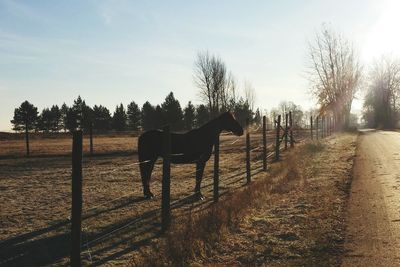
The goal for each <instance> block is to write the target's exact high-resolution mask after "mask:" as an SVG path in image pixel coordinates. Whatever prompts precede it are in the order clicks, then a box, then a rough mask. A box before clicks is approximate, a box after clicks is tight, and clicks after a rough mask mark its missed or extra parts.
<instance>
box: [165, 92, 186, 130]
mask: <svg viewBox="0 0 400 267" xmlns="http://www.w3.org/2000/svg"><path fill="white" fill-rule="evenodd" d="M161 108H162V110H163V113H164V118H165V122H166V123H167V124H169V125H170V126H171V129H172V130H176V131H179V130H182V128H183V112H182V108H181V105H180V104H179V101H178V100H177V99H175V97H174V93H173V92H170V93H169V94H168V95H167V97H166V98H165V101H164V103H162V104H161Z"/></svg>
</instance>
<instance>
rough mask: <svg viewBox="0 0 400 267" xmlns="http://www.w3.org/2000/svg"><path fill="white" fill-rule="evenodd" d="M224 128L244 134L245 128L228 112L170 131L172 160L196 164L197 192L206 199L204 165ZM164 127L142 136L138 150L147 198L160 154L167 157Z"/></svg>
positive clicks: (197, 196) (151, 196) (148, 197)
mask: <svg viewBox="0 0 400 267" xmlns="http://www.w3.org/2000/svg"><path fill="white" fill-rule="evenodd" d="M222 131H228V132H232V133H233V134H235V135H237V136H241V135H243V128H242V126H241V125H240V123H239V122H238V121H237V120H236V119H235V117H234V115H233V114H232V113H231V112H225V113H222V114H221V115H219V116H218V117H216V118H215V119H213V120H210V121H209V122H207V123H206V124H204V125H203V126H201V127H199V128H197V129H193V130H190V131H188V132H186V133H171V156H170V161H171V162H172V163H174V164H188V163H195V164H196V186H195V189H194V191H195V196H196V198H197V199H200V200H203V199H204V197H203V195H202V194H201V192H200V185H201V180H202V178H203V173H204V167H205V166H206V162H207V161H208V160H209V159H210V157H211V152H212V149H213V146H214V144H215V142H216V140H217V138H218V137H219V135H220V133H221V132H222ZM163 147H164V146H163V131H162V130H150V131H147V132H144V133H143V134H142V135H140V136H139V141H138V154H139V162H140V163H139V166H140V175H141V178H142V184H143V194H144V197H145V198H147V199H151V198H153V197H154V195H153V193H151V191H150V178H151V173H152V171H153V167H154V163H155V162H156V160H157V158H158V157H160V156H161V157H164V152H163Z"/></svg>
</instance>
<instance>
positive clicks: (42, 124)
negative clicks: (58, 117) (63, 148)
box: [37, 108, 53, 133]
mask: <svg viewBox="0 0 400 267" xmlns="http://www.w3.org/2000/svg"><path fill="white" fill-rule="evenodd" d="M52 117H53V116H52V113H51V111H50V109H49V108H45V109H43V110H42V113H41V114H40V116H39V118H38V123H37V129H38V130H39V131H43V132H45V133H48V132H50V131H51V128H52V123H53V118H52Z"/></svg>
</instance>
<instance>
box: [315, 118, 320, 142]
mask: <svg viewBox="0 0 400 267" xmlns="http://www.w3.org/2000/svg"><path fill="white" fill-rule="evenodd" d="M318 120H319V116H317V117H316V118H315V135H316V137H317V140H318V138H319V137H318Z"/></svg>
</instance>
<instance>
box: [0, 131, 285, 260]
mask: <svg viewBox="0 0 400 267" xmlns="http://www.w3.org/2000/svg"><path fill="white" fill-rule="evenodd" d="M99 138H100V137H98V138H97V139H95V152H96V153H99V154H98V155H99V156H97V157H84V164H83V166H84V170H83V173H84V181H83V183H84V184H83V198H84V199H83V200H84V203H83V216H84V218H83V221H82V228H83V236H82V237H83V254H82V258H83V261H84V264H85V265H89V264H98V265H101V264H105V263H108V264H111V265H113V264H115V265H126V264H127V263H129V262H131V263H132V264H133V259H135V260H137V259H139V254H140V253H139V251H141V250H142V249H144V250H146V249H145V248H151V249H155V248H157V246H160V245H157V244H158V240H160V239H159V238H158V237H159V229H160V214H159V213H160V196H161V179H160V178H161V164H160V162H158V163H157V164H156V167H155V170H154V173H153V178H152V190H153V192H154V193H155V194H156V198H155V199H153V200H151V201H144V200H143V198H142V187H141V182H140V177H139V170H138V166H137V165H135V162H137V156H136V154H135V153H126V152H124V153H109V152H110V150H111V151H133V150H129V149H131V148H130V146H131V144H132V147H135V142H136V138H135V137H130V136H122V137H121V136H115V137H109V138H106V137H104V140H102V139H99ZM96 140H97V141H96ZM251 140H252V149H254V150H253V151H252V153H251V155H252V173H253V179H254V180H255V185H256V184H257V181H258V180H260V179H264V178H265V173H264V172H262V171H261V170H260V169H261V161H259V159H260V153H261V151H260V149H257V147H259V146H260V144H261V143H262V142H261V135H260V134H259V133H257V134H254V135H252V138H251ZM272 140H273V137H272V134H270V135H269V136H268V143H269V144H271V143H272ZM100 141H101V142H100ZM1 142H3V141H1ZM14 142H20V143H19V145H18V146H14V145H15V144H16V143H14ZM35 142H36V143H35ZM70 142H71V140H69V139H68V138H59V139H40V138H38V139H34V140H32V143H31V146H32V149H33V150H32V151H33V157H31V158H23V157H11V156H10V155H13V153H16V154H18V153H19V154H23V149H24V146H21V144H24V143H23V140H9V141H4V143H1V144H0V146H1V148H0V151H1V152H0V153H3V154H2V155H4V157H2V159H0V189H1V190H2V194H0V203H1V204H0V211H1V212H0V239H1V241H0V264H1V265H3V264H5V265H14V266H15V265H29V264H30V265H65V264H67V263H68V256H69V220H68V218H69V216H70V206H71V196H70V194H71V193H70V190H71V182H70V181H71V177H70V175H71V162H70V158H69V157H66V156H63V157H55V156H51V153H54V154H53V155H67V154H68V153H69V152H68V151H69V149H70ZM85 144H86V146H85V147H86V151H87V139H86V140H85ZM13 146H14V148H13ZM244 146H245V144H244V137H241V138H237V137H234V136H229V135H228V136H223V137H222V138H221V159H220V166H221V170H220V172H221V173H220V177H221V181H220V192H221V195H222V197H221V204H220V205H223V204H222V203H224V201H225V200H224V198H225V197H227V196H229V195H232V192H235V191H237V190H238V189H243V188H245V187H244V185H245V160H244V158H245V153H244V150H243V148H244ZM35 147H36V148H35ZM102 147H103V149H104V153H103V154H102V153H100V152H101V150H100V149H101V148H102ZM3 148H6V149H8V150H7V151H8V152H7V151H6V152H4V150H2V149H3ZM21 149H22V150H21ZM49 151H51V153H50V154H49ZM270 151H272V149H271V147H270ZM35 153H37V155H44V156H45V157H35ZM16 154H15V155H16ZM19 154H18V155H19ZM278 164H279V163H278ZM212 167H213V166H212V158H211V160H210V162H209V163H208V164H207V167H206V170H205V175H204V179H203V183H202V185H203V189H202V192H203V194H204V195H205V196H206V200H205V201H203V202H196V201H193V199H192V198H191V196H192V192H193V188H194V184H195V180H194V166H193V165H173V166H172V170H171V175H172V178H171V182H172V184H171V190H172V191H171V200H172V213H173V215H174V220H175V223H173V225H177V224H179V223H180V220H183V222H184V223H185V220H188V218H192V219H191V220H193V223H195V221H196V220H197V219H196V218H200V217H198V216H200V215H199V214H201V213H202V212H204V211H206V210H208V209H210V208H211V207H213V206H214V205H212V171H213V170H212V169H213V168H212ZM271 173H272V172H271ZM251 188H253V187H251ZM246 190H247V189H246ZM255 194H256V193H251V194H250V195H249V197H252V196H254V195H255ZM232 197H233V195H232ZM237 201H238V203H241V202H242V201H241V199H240V198H238V200H237ZM243 203H245V202H243ZM236 206H237V208H239V207H240V205H239V204H238V205H236ZM223 209H227V210H228V211H229V209H228V208H223ZM235 209H236V207H235V206H232V208H231V210H230V211H229V213H228V214H225V213H223V214H222V215H218V216H226V217H227V220H228V221H229V222H231V223H230V224H229V228H225V226H221V230H220V231H225V230H224V229H235V227H236V222H238V220H237V219H236V218H237V217H238V216H239V217H240V216H241V215H240V214H241V213H240V212H236V211H235ZM242 210H245V209H242ZM215 212H217V211H215ZM218 212H220V211H218ZM189 213H191V214H192V215H191V216H189V215H188V214H189ZM224 214H225V215H224ZM215 227H216V228H215V229H219V228H218V227H217V226H215ZM204 229H205V230H207V229H208V228H207V227H204ZM219 236H223V235H214V237H212V238H211V239H207V240H209V241H207V242H211V241H212V240H214V241H213V242H215V245H217V244H218V243H220V241H221V240H220V239H219ZM171 238H173V237H171ZM207 238H208V237H207ZM188 250H189V251H191V250H190V249H188ZM175 251H178V250H177V249H176V250H175ZM195 252H196V251H195ZM197 252H198V251H197ZM197 252H196V253H197ZM200 252H201V251H200ZM200 252H199V253H200ZM170 253H172V251H171V252H170ZM189 258H190V257H189ZM5 262H6V263H7V264H6V263H5Z"/></svg>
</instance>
